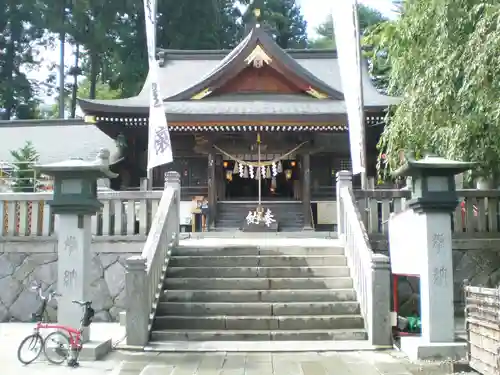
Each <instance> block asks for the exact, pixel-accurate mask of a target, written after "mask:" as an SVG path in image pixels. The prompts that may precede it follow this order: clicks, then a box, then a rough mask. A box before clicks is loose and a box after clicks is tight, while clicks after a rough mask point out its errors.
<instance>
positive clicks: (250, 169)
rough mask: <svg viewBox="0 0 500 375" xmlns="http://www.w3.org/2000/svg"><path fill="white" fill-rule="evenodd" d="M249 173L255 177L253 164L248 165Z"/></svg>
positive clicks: (251, 176)
mask: <svg viewBox="0 0 500 375" xmlns="http://www.w3.org/2000/svg"><path fill="white" fill-rule="evenodd" d="M248 175H249V176H250V178H254V177H255V174H254V171H253V167H252V166H251V165H249V166H248Z"/></svg>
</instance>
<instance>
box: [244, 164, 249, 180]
mask: <svg viewBox="0 0 500 375" xmlns="http://www.w3.org/2000/svg"><path fill="white" fill-rule="evenodd" d="M243 178H248V167H247V166H245V167H244V168H243Z"/></svg>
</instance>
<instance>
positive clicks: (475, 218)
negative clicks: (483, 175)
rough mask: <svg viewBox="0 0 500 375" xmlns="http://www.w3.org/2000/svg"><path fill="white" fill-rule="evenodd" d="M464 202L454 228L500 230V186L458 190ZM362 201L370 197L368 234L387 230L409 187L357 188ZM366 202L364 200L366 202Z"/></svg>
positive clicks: (474, 231) (477, 231)
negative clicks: (493, 188) (496, 188)
mask: <svg viewBox="0 0 500 375" xmlns="http://www.w3.org/2000/svg"><path fill="white" fill-rule="evenodd" d="M457 193H458V196H459V199H460V203H459V205H458V206H457V208H456V209H455V212H454V213H453V221H452V223H453V224H452V226H453V232H454V233H467V234H474V235H476V234H484V233H497V234H500V225H499V222H500V207H499V203H500V190H476V189H466V190H457ZM354 194H355V196H356V198H357V199H358V201H360V202H361V201H362V200H363V198H367V200H368V202H367V203H368V206H367V207H365V209H366V212H367V215H366V217H365V223H366V230H367V232H368V234H380V233H382V234H387V232H388V224H387V223H388V220H389V215H390V214H391V213H392V212H394V213H398V212H401V211H402V210H403V209H404V207H405V202H406V200H407V199H409V198H410V191H408V190H392V189H375V190H364V191H363V190H355V191H354ZM363 204H364V202H363Z"/></svg>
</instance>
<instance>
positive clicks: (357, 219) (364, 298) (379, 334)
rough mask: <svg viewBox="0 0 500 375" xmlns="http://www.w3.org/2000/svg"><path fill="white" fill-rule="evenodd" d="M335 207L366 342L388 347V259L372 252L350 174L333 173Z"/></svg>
mask: <svg viewBox="0 0 500 375" xmlns="http://www.w3.org/2000/svg"><path fill="white" fill-rule="evenodd" d="M337 204H338V205H339V206H338V207H337V215H338V219H337V222H338V234H339V238H340V239H341V240H342V241H343V242H344V244H345V255H346V258H347V262H348V265H349V268H350V271H351V277H352V279H353V284H354V289H355V290H356V295H357V297H358V301H359V304H360V308H361V314H362V316H363V318H364V321H365V327H366V330H367V332H368V339H369V340H370V342H371V343H372V344H373V345H377V346H387V345H391V343H392V335H391V330H392V327H391V319H390V300H391V294H390V293H391V287H390V274H391V270H390V263H389V257H387V256H385V255H382V254H376V253H374V252H373V251H372V248H371V246H370V241H369V239H368V234H367V232H366V229H365V226H364V225H363V220H362V216H361V214H360V212H359V209H358V206H357V202H356V199H355V197H354V194H353V191H352V176H351V173H350V172H346V171H341V172H338V173H337Z"/></svg>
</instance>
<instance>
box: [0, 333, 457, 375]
mask: <svg viewBox="0 0 500 375" xmlns="http://www.w3.org/2000/svg"><path fill="white" fill-rule="evenodd" d="M31 327H32V325H30V324H14V323H2V324H0V363H1V364H2V367H1V370H0V373H2V374H6V375H11V374H12V375H14V374H15V375H28V374H29V375H41V374H44V375H47V374H50V375H66V374H75V373H77V374H78V375H329V374H334V375H357V374H360V375H444V374H452V373H454V370H453V365H452V364H451V363H449V362H443V363H436V362H430V363H429V362H427V363H425V362H421V363H410V362H409V361H408V360H407V359H406V358H404V356H403V355H402V354H401V353H399V352H398V351H395V350H388V351H379V352H374V351H357V352H322V353H318V352H306V353H273V354H271V353H225V352H219V353H161V354H158V353H143V352H140V353H136V352H128V351H114V352H113V353H111V354H110V355H108V356H107V357H106V358H105V360H103V361H96V362H84V361H82V365H81V367H80V368H78V369H70V368H67V367H65V366H54V365H50V364H48V363H46V362H44V361H39V362H36V363H33V364H32V365H29V366H23V365H21V364H20V363H19V362H18V361H17V346H18V344H19V342H20V341H21V340H22V338H23V337H24V336H25V335H27V334H29V333H30V332H31ZM93 327H94V331H93V333H92V338H93V339H96V340H98V339H100V338H101V337H104V336H106V337H112V338H113V340H114V341H115V342H116V341H117V340H118V339H119V338H121V337H123V331H122V329H121V328H120V327H119V326H118V325H117V324H99V323H96V324H95V325H94V326H93ZM48 371H50V372H49V373H48ZM457 371H458V370H457Z"/></svg>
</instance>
